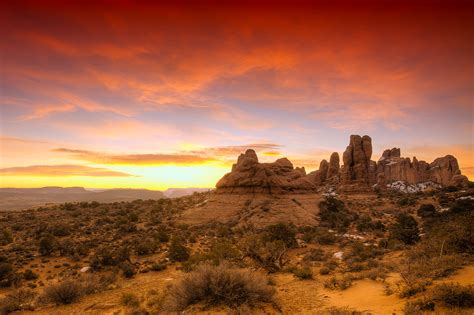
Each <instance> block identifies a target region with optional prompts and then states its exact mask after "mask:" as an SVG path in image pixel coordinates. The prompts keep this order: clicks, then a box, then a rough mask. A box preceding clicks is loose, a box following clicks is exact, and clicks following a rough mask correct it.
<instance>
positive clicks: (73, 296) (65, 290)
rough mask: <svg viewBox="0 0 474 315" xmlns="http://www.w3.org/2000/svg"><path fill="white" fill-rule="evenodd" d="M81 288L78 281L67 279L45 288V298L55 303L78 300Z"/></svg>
mask: <svg viewBox="0 0 474 315" xmlns="http://www.w3.org/2000/svg"><path fill="white" fill-rule="evenodd" d="M82 294H83V290H82V286H81V285H80V283H79V282H77V281H73V280H67V281H64V282H61V283H59V284H56V285H52V286H50V287H48V288H46V289H45V291H44V295H45V297H46V300H47V301H49V302H52V303H55V304H57V305H60V304H71V303H74V302H76V301H77V300H79V298H80V297H81V296H82Z"/></svg>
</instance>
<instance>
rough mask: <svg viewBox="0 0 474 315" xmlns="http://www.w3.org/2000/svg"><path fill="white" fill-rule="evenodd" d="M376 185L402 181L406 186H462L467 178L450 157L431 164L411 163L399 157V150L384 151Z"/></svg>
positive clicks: (378, 166) (415, 161) (456, 162)
mask: <svg viewBox="0 0 474 315" xmlns="http://www.w3.org/2000/svg"><path fill="white" fill-rule="evenodd" d="M381 178H383V180H381ZM377 179H378V180H377V184H378V185H383V184H389V183H391V182H396V181H403V182H405V183H407V184H411V185H413V184H418V183H424V182H433V183H437V184H440V185H443V186H448V185H454V186H463V185H465V184H467V181H468V179H467V177H466V176H463V175H461V171H460V169H459V165H458V161H457V160H456V158H455V157H454V156H452V155H446V156H445V157H441V158H437V159H436V160H434V161H433V162H432V163H431V164H428V163H427V162H425V161H418V159H417V158H416V157H414V158H413V161H411V160H410V158H402V157H400V149H399V148H393V149H389V150H385V151H384V153H383V154H382V157H381V158H380V159H379V161H378V162H377Z"/></svg>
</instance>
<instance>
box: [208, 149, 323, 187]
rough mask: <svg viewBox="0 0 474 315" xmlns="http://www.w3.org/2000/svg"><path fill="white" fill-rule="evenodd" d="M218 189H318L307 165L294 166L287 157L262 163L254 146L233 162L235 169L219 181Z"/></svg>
mask: <svg viewBox="0 0 474 315" xmlns="http://www.w3.org/2000/svg"><path fill="white" fill-rule="evenodd" d="M216 188H217V189H216V192H217V193H270V194H278V193H290V192H291V193H303V192H312V191H314V190H315V189H316V186H315V185H314V183H312V182H310V180H309V178H308V177H307V176H306V172H305V170H304V168H296V169H295V168H293V164H292V163H291V162H290V161H289V160H288V159H287V158H282V159H278V160H276V161H275V162H273V163H259V161H258V157H257V154H256V153H255V151H254V150H251V149H249V150H247V151H246V152H245V154H241V155H240V156H239V158H238V159H237V163H236V164H234V165H233V166H232V171H231V172H230V173H228V174H226V175H224V177H222V178H221V179H220V180H219V181H218V182H217V184H216Z"/></svg>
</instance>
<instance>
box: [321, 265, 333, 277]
mask: <svg viewBox="0 0 474 315" xmlns="http://www.w3.org/2000/svg"><path fill="white" fill-rule="evenodd" d="M330 272H331V269H329V268H328V267H321V269H319V274H320V275H323V276H324V275H328V274H329V273H330Z"/></svg>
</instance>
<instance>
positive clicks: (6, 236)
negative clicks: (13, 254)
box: [0, 229, 13, 246]
mask: <svg viewBox="0 0 474 315" xmlns="http://www.w3.org/2000/svg"><path fill="white" fill-rule="evenodd" d="M12 242H13V234H12V232H11V231H10V230H7V229H3V230H2V233H0V246H5V245H7V244H10V243H12Z"/></svg>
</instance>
